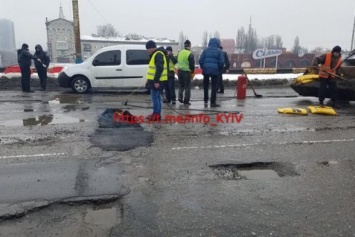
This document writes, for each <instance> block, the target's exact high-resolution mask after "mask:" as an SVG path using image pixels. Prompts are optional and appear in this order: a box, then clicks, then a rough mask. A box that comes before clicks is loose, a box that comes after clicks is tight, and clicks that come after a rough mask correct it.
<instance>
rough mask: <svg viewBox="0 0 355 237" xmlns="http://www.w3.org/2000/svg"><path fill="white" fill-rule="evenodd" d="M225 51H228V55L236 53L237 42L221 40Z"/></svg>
mask: <svg viewBox="0 0 355 237" xmlns="http://www.w3.org/2000/svg"><path fill="white" fill-rule="evenodd" d="M220 41H221V46H222V47H223V51H226V52H227V54H228V55H231V54H233V53H234V52H235V47H236V45H235V40H234V39H220Z"/></svg>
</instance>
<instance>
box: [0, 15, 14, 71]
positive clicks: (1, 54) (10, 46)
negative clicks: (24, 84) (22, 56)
mask: <svg viewBox="0 0 355 237" xmlns="http://www.w3.org/2000/svg"><path fill="white" fill-rule="evenodd" d="M15 42H16V40H15V26H14V23H13V22H12V21H10V20H7V19H0V59H1V60H0V67H6V66H9V65H14V64H17V55H16V43H15Z"/></svg>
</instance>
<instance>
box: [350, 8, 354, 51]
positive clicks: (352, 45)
mask: <svg viewBox="0 0 355 237" xmlns="http://www.w3.org/2000/svg"><path fill="white" fill-rule="evenodd" d="M354 34H355V10H354V26H353V36H352V38H351V46H350V52H351V51H353V49H354V48H355V46H354Z"/></svg>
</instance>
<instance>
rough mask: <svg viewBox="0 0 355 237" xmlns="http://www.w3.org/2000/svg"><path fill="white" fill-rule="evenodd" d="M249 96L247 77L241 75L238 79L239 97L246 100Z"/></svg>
mask: <svg viewBox="0 0 355 237" xmlns="http://www.w3.org/2000/svg"><path fill="white" fill-rule="evenodd" d="M246 96H247V77H246V76H239V77H238V81H237V99H241V100H244V99H245V98H246Z"/></svg>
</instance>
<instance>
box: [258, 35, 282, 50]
mask: <svg viewBox="0 0 355 237" xmlns="http://www.w3.org/2000/svg"><path fill="white" fill-rule="evenodd" d="M258 47H261V48H264V47H265V48H268V49H280V48H282V39H281V36H279V35H270V36H268V37H266V38H262V39H261V40H259V42H258Z"/></svg>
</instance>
